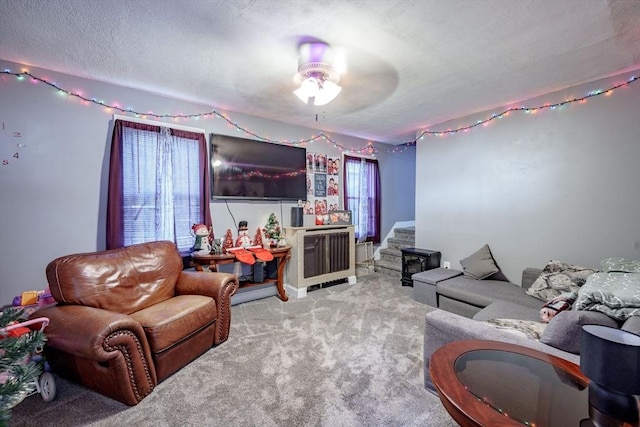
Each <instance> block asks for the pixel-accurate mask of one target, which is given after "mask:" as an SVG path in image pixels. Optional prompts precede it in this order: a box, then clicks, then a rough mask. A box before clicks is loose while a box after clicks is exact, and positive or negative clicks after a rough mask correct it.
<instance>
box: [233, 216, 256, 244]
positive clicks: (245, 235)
mask: <svg viewBox="0 0 640 427" xmlns="http://www.w3.org/2000/svg"><path fill="white" fill-rule="evenodd" d="M247 225H248V223H247V221H240V222H239V223H238V238H237V239H236V244H235V247H236V248H248V247H249V246H251V245H253V242H252V241H251V238H250V237H249V228H248V227H247Z"/></svg>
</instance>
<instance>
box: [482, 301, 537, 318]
mask: <svg viewBox="0 0 640 427" xmlns="http://www.w3.org/2000/svg"><path fill="white" fill-rule="evenodd" d="M491 319H518V320H530V321H533V322H538V321H540V310H539V309H538V308H534V307H527V306H524V305H522V304H517V303H513V302H509V301H503V300H498V301H494V302H492V303H491V304H489V305H488V306H486V307H485V308H483V309H482V310H480V311H479V312H478V313H476V314H475V316H473V320H479V321H485V320H491Z"/></svg>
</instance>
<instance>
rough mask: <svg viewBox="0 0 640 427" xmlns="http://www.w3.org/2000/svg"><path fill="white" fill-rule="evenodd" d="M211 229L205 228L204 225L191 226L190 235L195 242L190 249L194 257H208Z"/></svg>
mask: <svg viewBox="0 0 640 427" xmlns="http://www.w3.org/2000/svg"><path fill="white" fill-rule="evenodd" d="M211 233H212V230H211V228H207V226H206V225H204V224H193V225H192V226H191V235H192V236H194V237H195V238H196V241H195V242H194V244H193V247H192V248H191V253H192V254H194V255H209V253H210V252H211Z"/></svg>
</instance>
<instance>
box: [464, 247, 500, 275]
mask: <svg viewBox="0 0 640 427" xmlns="http://www.w3.org/2000/svg"><path fill="white" fill-rule="evenodd" d="M460 265H461V266H462V271H463V273H464V275H465V276H468V277H470V278H472V279H478V280H481V279H484V278H486V277H489V276H491V275H492V274H495V273H497V272H498V271H500V269H499V268H498V266H496V263H495V261H494V260H493V256H492V255H491V250H490V249H489V245H484V246H483V247H481V248H480V249H478V250H477V251H476V252H474V253H472V254H471V255H469V256H468V257H466V258H464V259H461V260H460Z"/></svg>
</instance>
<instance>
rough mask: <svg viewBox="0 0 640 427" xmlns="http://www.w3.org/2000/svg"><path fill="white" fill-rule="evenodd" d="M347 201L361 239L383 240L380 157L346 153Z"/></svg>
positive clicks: (345, 183) (358, 237)
mask: <svg viewBox="0 0 640 427" xmlns="http://www.w3.org/2000/svg"><path fill="white" fill-rule="evenodd" d="M344 205H345V208H346V209H348V210H350V211H351V213H352V222H353V223H354V224H355V226H356V230H355V234H356V238H357V239H358V241H359V242H365V241H371V242H374V243H380V173H379V171H378V161H377V160H375V159H366V158H360V157H352V156H347V155H345V156H344Z"/></svg>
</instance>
